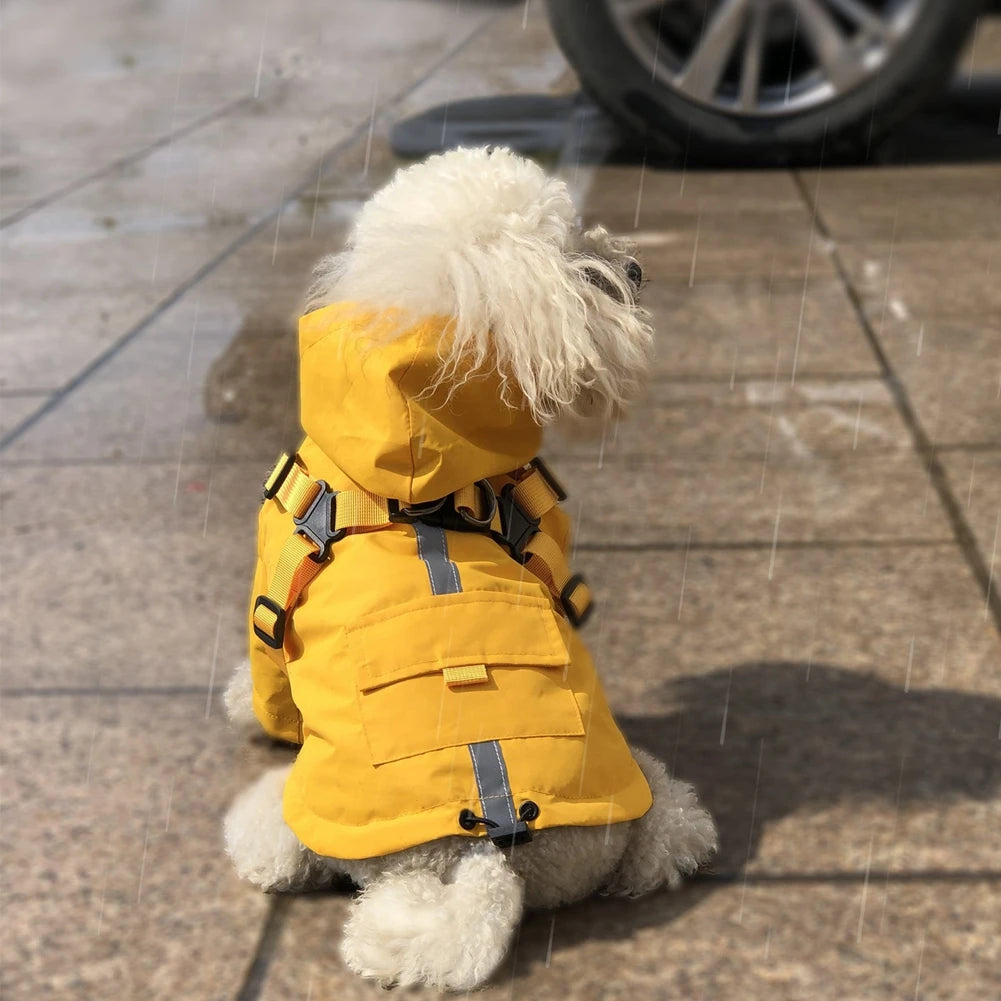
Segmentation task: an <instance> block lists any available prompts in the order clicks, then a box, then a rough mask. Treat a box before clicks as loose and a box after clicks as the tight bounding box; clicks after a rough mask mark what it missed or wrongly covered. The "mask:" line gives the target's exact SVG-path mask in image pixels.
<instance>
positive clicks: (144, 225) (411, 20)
mask: <svg viewBox="0 0 1001 1001" xmlns="http://www.w3.org/2000/svg"><path fill="white" fill-rule="evenodd" d="M418 8H419V10H420V11H422V12H423V14H424V17H423V18H422V17H419V16H418V13H419V10H418ZM368 9H369V16H368V17H367V18H363V17H362V16H361V14H362V7H361V5H357V4H355V5H353V6H352V7H351V8H350V9H349V10H348V11H345V12H344V14H345V16H346V17H348V18H350V19H351V20H352V21H359V22H361V21H365V22H366V24H367V27H363V26H361V25H360V24H359V31H358V32H356V33H355V36H354V37H353V39H352V48H351V51H352V53H354V54H353V55H349V56H346V57H345V58H343V59H342V58H336V57H333V58H331V57H329V54H327V55H326V56H325V57H324V58H321V56H320V53H319V52H315V51H314V52H307V53H306V54H303V55H302V56H301V59H299V61H296V60H293V65H292V67H291V69H290V70H289V71H288V72H287V73H286V74H285V75H284V76H283V77H282V79H281V80H280V81H277V82H276V83H275V84H274V86H269V87H268V88H267V90H266V91H265V93H264V94H263V95H262V98H261V101H260V102H258V103H252V104H248V105H246V106H241V107H240V108H238V109H236V110H234V111H233V112H232V113H231V114H229V115H227V116H226V117H225V118H222V119H220V120H219V121H217V122H215V123H213V124H211V125H208V126H206V127H205V128H204V129H201V130H199V131H197V132H194V133H192V134H190V135H187V136H184V137H182V138H180V139H178V140H177V141H175V142H173V143H171V144H170V145H169V146H167V147H164V148H162V149H159V150H156V151H155V152H153V153H152V154H151V155H150V156H148V157H146V158H144V159H142V160H141V161H139V162H137V163H135V164H133V165H132V166H130V167H129V168H128V169H124V170H121V171H118V172H115V173H114V174H112V175H109V176H106V177H104V178H101V179H100V180H98V181H96V182H94V183H93V184H90V185H88V186H86V187H85V188H83V189H81V190H80V191H78V192H76V193H74V194H72V195H68V196H67V197H66V198H63V199H61V200H60V201H59V202H57V203H56V204H54V205H52V206H50V207H48V208H46V209H43V210H40V211H39V212H38V213H35V214H33V215H32V216H29V217H28V218H27V219H25V220H24V221H22V222H20V223H17V224H15V225H13V226H11V227H10V228H9V229H7V230H6V231H5V232H4V244H3V255H4V268H5V280H6V281H7V282H9V283H10V284H9V285H8V288H9V289H11V290H12V291H13V292H14V293H15V294H11V295H8V296H5V303H8V302H9V303H10V304H9V305H8V306H7V307H6V312H5V313H4V314H3V315H2V316H0V320H2V323H3V329H4V342H5V344H6V342H7V341H8V340H9V341H10V348H9V349H7V348H6V347H5V350H4V352H3V354H4V358H5V363H4V372H3V379H4V383H5V384H6V385H7V386H13V387H16V388H21V389H23V388H28V387H39V386H40V387H42V388H48V387H51V386H52V385H54V384H55V385H59V384H61V383H63V382H65V381H67V380H68V379H69V378H70V377H71V376H72V375H73V374H75V372H77V371H79V369H80V368H82V367H83V366H84V365H85V364H86V363H87V362H89V361H90V360H91V359H92V358H93V357H94V356H95V355H96V354H98V353H99V351H100V350H101V349H102V348H103V347H106V346H107V344H108V343H111V342H113V340H114V339H115V338H116V337H117V336H120V334H121V333H123V332H124V331H125V330H127V329H128V328H129V327H131V326H132V325H133V324H134V323H136V322H138V321H139V320H140V319H141V318H142V317H143V316H144V315H145V314H146V312H147V311H148V304H146V303H144V302H142V301H141V300H140V301H138V302H136V301H135V300H134V299H132V297H131V296H125V297H122V299H123V300H124V301H122V300H119V299H117V298H116V295H115V292H116V290H117V289H121V288H123V287H124V288H126V289H133V288H136V287H138V288H144V287H146V286H148V285H150V284H152V285H153V289H154V293H155V294H154V300H153V301H157V300H159V299H161V298H162V297H163V296H164V295H166V294H167V293H168V292H169V291H170V290H171V289H173V288H174V287H175V286H176V285H177V284H179V283H180V282H181V281H183V280H185V279H187V278H188V277H189V276H190V275H192V274H193V273H194V272H195V271H197V269H198V267H199V265H201V264H203V263H204V262H206V261H208V260H210V259H211V258H212V257H213V256H214V255H215V254H216V253H218V252H219V251H221V250H222V249H223V248H224V247H226V246H228V245H229V244H231V243H232V241H233V240H234V239H235V237H236V236H237V235H238V234H239V233H240V232H242V231H244V230H245V229H246V227H248V226H249V225H251V224H252V223H254V222H256V221H257V220H259V219H261V218H262V217H263V216H265V215H266V214H267V213H268V212H269V211H270V210H271V209H272V208H273V207H274V206H275V205H277V204H278V203H280V202H281V201H282V199H283V198H284V197H285V194H286V193H287V192H288V191H289V190H291V189H292V188H294V187H295V186H296V185H298V184H300V183H302V182H304V181H306V180H307V179H308V173H309V170H310V169H311V168H309V164H310V163H313V164H316V163H317V161H318V159H319V157H320V156H321V154H322V153H323V152H325V151H326V150H328V149H330V148H331V147H332V146H333V145H335V144H336V143H337V142H338V141H340V140H342V139H344V138H345V137H347V136H348V135H349V134H350V132H351V130H352V128H353V127H355V126H356V125H357V123H358V121H359V119H362V118H363V115H364V114H367V113H368V111H369V108H370V106H371V99H372V84H371V82H370V80H369V77H368V75H367V74H365V75H364V83H362V82H360V81H361V79H362V78H361V76H360V75H359V73H358V72H357V70H358V61H359V60H361V59H362V57H361V55H360V54H359V53H360V52H361V51H362V50H363V49H358V50H356V49H354V48H353V46H354V45H359V46H362V47H364V45H365V44H367V43H374V42H375V40H376V39H377V38H381V37H382V36H381V35H380V34H379V31H380V30H381V29H384V28H385V25H386V23H387V19H389V18H390V16H391V14H392V12H393V11H396V12H397V13H399V8H398V7H397V6H396V5H390V4H386V3H380V4H377V5H375V8H374V11H373V9H372V8H368ZM408 10H409V13H404V14H403V15H402V16H403V21H402V22H401V21H399V20H398V19H397V20H394V30H395V31H396V32H402V33H401V34H394V35H393V36H392V37H395V38H396V39H398V41H397V42H396V43H394V44H391V45H386V44H385V42H384V41H382V42H380V43H379V49H377V51H376V52H368V53H367V55H366V56H365V57H364V59H365V61H366V65H367V66H370V65H371V64H372V63H371V60H372V59H375V58H378V65H379V67H380V74H381V77H380V80H381V86H383V87H384V88H385V91H384V97H385V95H386V94H389V95H391V94H392V93H393V92H395V91H398V90H400V89H402V88H404V87H405V85H406V82H407V81H409V80H414V79H417V78H419V77H420V75H421V73H422V72H424V71H425V70H426V69H428V68H429V67H430V66H432V65H433V64H434V63H435V62H436V61H437V60H438V59H440V57H441V54H442V52H443V51H446V50H447V49H448V48H449V47H450V46H452V45H454V44H456V43H457V42H458V41H459V40H461V39H462V38H463V37H465V36H467V35H469V34H470V32H471V31H472V30H473V29H474V28H475V27H476V26H477V25H478V24H480V23H482V22H483V20H484V19H485V18H486V17H487V16H489V11H488V10H484V9H480V10H479V11H477V10H475V9H472V8H471V9H469V10H468V11H464V12H460V13H459V15H458V17H457V19H456V18H450V17H449V16H448V15H447V12H444V11H441V9H440V7H436V6H432V5H430V4H421V5H417V6H411V7H410V8H408ZM432 11H435V12H436V16H435V17H428V15H429V14H430V13H431V12H432ZM387 37H388V36H387ZM402 38H405V39H406V44H405V45H404V44H403V43H402V42H400V41H399V39H402ZM258 44H259V42H258ZM362 109H364V110H362ZM83 266H86V268H87V270H88V272H89V274H88V275H87V276H84V275H83V274H82V267H83ZM53 276H57V281H56V282H53ZM109 282H110V288H109ZM67 285H69V286H70V287H71V289H73V290H75V289H79V288H80V287H81V286H83V287H84V288H86V289H87V290H88V297H87V299H86V301H85V302H84V303H83V304H82V305H83V306H84V307H85V308H81V309H79V315H75V316H73V318H72V322H69V323H68V322H67V316H66V313H65V309H66V308H67V305H70V306H72V305H74V304H73V303H69V304H67V303H66V302H64V300H63V296H62V295H61V294H60V293H61V292H64V291H65V290H66V286H67ZM95 292H97V293H98V294H97V295H95V294H94V293H95ZM101 293H103V294H101ZM102 311H103V312H106V313H112V319H111V321H101V320H100V319H99V316H100V313H101V312H102ZM55 337H57V338H58V344H59V350H58V351H54V350H53V344H54V343H55V342H54V341H53V338H55ZM42 375H43V376H44V381H43V382H41V383H40V382H39V381H38V380H39V378H40V376H42Z"/></svg>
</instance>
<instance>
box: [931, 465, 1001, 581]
mask: <svg viewBox="0 0 1001 1001" xmlns="http://www.w3.org/2000/svg"><path fill="white" fill-rule="evenodd" d="M938 458H939V461H940V462H941V463H942V465H943V466H944V467H945V470H946V474H947V476H948V478H949V484H950V486H951V487H952V492H953V495H954V496H955V497H956V500H957V501H959V504H960V507H961V509H962V511H963V513H964V516H965V517H966V519H967V520H968V521H969V523H970V527H971V528H972V529H973V534H974V536H976V540H977V545H978V546H979V549H980V553H981V555H982V556H983V557H984V562H985V563H986V564H987V566H988V568H989V569H993V571H994V576H993V581H994V584H993V589H997V588H999V587H1001V447H998V448H993V449H985V450H983V451H979V450H978V451H971V452H967V451H954V452H953V451H948V452H940V453H939V456H938Z"/></svg>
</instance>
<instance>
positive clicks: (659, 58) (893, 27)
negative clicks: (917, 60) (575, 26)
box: [605, 0, 927, 116]
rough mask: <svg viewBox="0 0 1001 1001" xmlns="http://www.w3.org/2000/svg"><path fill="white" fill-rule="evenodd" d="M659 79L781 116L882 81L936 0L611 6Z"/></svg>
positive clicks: (617, 1)
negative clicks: (889, 61)
mask: <svg viewBox="0 0 1001 1001" xmlns="http://www.w3.org/2000/svg"><path fill="white" fill-rule="evenodd" d="M605 3H606V4H607V6H608V9H609V13H610V14H611V16H612V19H613V21H614V22H615V24H616V26H617V27H618V29H619V31H620V33H621V35H622V38H623V40H624V41H625V42H626V44H627V45H628V46H629V48H630V49H632V51H633V53H634V54H635V55H636V57H637V58H638V59H639V61H640V62H641V64H642V65H644V66H645V67H646V68H647V69H648V70H649V72H650V76H651V80H654V81H659V82H660V83H662V84H665V85H667V86H668V87H669V88H670V89H671V90H673V91H675V92H676V93H678V94H680V95H681V96H682V97H684V98H686V99H688V100H690V101H693V102H695V103H697V104H701V105H705V106H708V107H711V108H712V109H713V110H715V111H723V112H726V113H728V114H736V115H753V116H780V115H785V114H790V113H793V112H797V111H802V110H805V109H807V108H813V107H817V106H818V105H821V104H825V103H827V102H830V101H833V100H835V99H837V98H838V97H840V96H841V95H843V94H846V93H847V92H848V91H850V90H853V89H854V88H856V87H858V86H859V85H860V84H862V83H864V82H865V81H866V80H868V79H870V78H872V77H874V76H876V74H878V73H879V71H880V68H881V67H882V66H883V64H884V63H885V62H886V61H887V59H888V58H889V57H890V56H891V55H892V54H893V52H895V51H896V49H897V48H898V47H899V46H900V45H901V44H906V39H907V37H908V35H909V34H910V32H911V29H912V28H913V27H914V25H915V23H916V22H917V19H918V17H919V16H920V14H921V13H922V9H923V8H924V7H925V5H926V3H927V0H605Z"/></svg>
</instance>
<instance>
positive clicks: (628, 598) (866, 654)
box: [576, 543, 1001, 713]
mask: <svg viewBox="0 0 1001 1001" xmlns="http://www.w3.org/2000/svg"><path fill="white" fill-rule="evenodd" d="M576 562H577V564H578V565H579V567H580V568H581V569H582V570H583V571H584V572H585V573H586V574H587V575H588V579H589V582H590V583H591V585H592V587H593V589H594V590H595V591H596V593H597V595H598V597H599V598H600V599H601V600H600V603H599V605H598V607H597V611H596V612H595V615H594V617H593V624H591V625H589V626H588V630H589V632H588V636H589V642H590V643H591V645H592V647H593V649H594V651H595V654H596V656H597V657H598V661H599V666H601V667H602V670H603V677H604V678H605V683H606V686H607V687H608V688H609V691H610V692H611V693H612V694H613V695H614V701H615V702H616V704H617V705H618V706H619V707H620V708H621V709H623V710H624V711H627V712H637V713H642V712H644V710H649V709H650V708H651V707H652V706H654V705H658V704H660V705H663V706H670V705H671V704H673V703H672V701H671V697H670V692H669V690H668V688H669V682H670V681H671V679H672V678H676V677H682V676H688V675H702V674H705V673H708V672H712V671H724V672H728V671H729V670H730V668H731V667H734V668H735V667H736V665H741V664H757V663H761V662H769V663H772V662H774V663H780V664H785V663H789V664H796V665H799V666H800V668H801V670H802V672H803V673H804V675H805V674H806V672H807V670H808V665H809V664H811V663H813V664H828V665H831V666H833V667H835V668H838V669H840V670H844V671H846V672H853V671H861V672H866V673H872V674H875V675H877V676H878V677H879V678H881V679H883V680H884V681H885V682H886V683H887V684H889V685H892V686H896V687H898V688H900V689H903V688H905V687H910V688H913V689H919V688H927V687H946V688H951V689H955V690H959V691H966V692H971V693H979V694H984V695H989V696H991V697H992V698H996V697H997V696H998V694H999V693H1001V677H999V676H998V674H997V672H996V671H995V670H994V667H995V666H996V665H997V664H998V663H1001V638H999V637H998V636H997V635H996V632H995V631H994V628H993V625H992V624H991V623H990V622H989V621H987V619H985V617H984V615H983V595H982V593H981V592H980V589H979V587H978V586H977V585H976V583H975V581H974V580H973V577H972V574H971V572H970V571H969V569H968V568H967V566H966V564H965V562H964V560H963V558H962V556H961V555H960V553H959V552H958V551H957V550H956V549H954V548H953V547H952V546H944V545H938V544H935V545H930V546H919V547H906V546H896V545H891V546H859V547H844V548H828V547H824V546H818V547H807V548H797V547H789V548H782V547H781V546H779V547H778V548H777V549H776V550H775V552H774V554H773V552H772V549H771V546H770V545H768V544H767V543H766V544H764V545H762V546H760V547H748V548H747V549H746V550H744V551H742V550H740V549H736V550H734V551H724V550H712V549H705V550H703V549H698V548H693V549H691V550H690V551H689V552H688V553H687V554H686V552H685V551H684V549H683V547H682V549H681V551H668V552H659V551H647V552H580V553H578V554H577V560H576ZM620 664H621V665H624V666H623V667H619V666H617V665H620ZM661 684H663V685H664V686H665V688H664V691H663V693H662V695H658V692H660V691H661V688H660V687H659V686H660V685H661ZM661 697H663V699H664V700H665V701H663V702H662V703H658V699H660V698H661ZM721 702H722V700H721Z"/></svg>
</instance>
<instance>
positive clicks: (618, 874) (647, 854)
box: [608, 747, 717, 897]
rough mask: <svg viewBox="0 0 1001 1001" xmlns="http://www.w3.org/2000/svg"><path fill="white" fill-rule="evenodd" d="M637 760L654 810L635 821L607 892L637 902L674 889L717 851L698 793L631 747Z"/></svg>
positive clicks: (712, 824) (711, 822)
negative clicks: (645, 895) (661, 889)
mask: <svg viewBox="0 0 1001 1001" xmlns="http://www.w3.org/2000/svg"><path fill="white" fill-rule="evenodd" d="M632 752H633V757H634V758H635V759H636V762H637V763H638V764H639V766H640V768H642V769H643V774H644V775H645V776H646V780H647V782H648V783H649V785H650V791H651V792H652V793H653V805H652V806H651V807H650V809H649V810H648V811H647V812H646V813H645V814H644V815H643V816H642V817H640V818H639V819H638V820H634V821H631V823H630V831H629V841H628V843H627V845H626V850H625V853H624V855H623V856H622V860H621V861H620V862H619V866H618V868H617V869H616V871H615V873H614V874H613V876H612V879H611V881H610V883H609V886H608V890H609V892H611V893H621V894H624V895H626V896H630V897H635V896H639V895H640V894H642V893H648V892H650V891H651V890H656V889H657V888H659V887H661V886H665V885H667V886H670V887H671V888H672V889H673V888H675V887H677V886H678V884H679V883H680V882H681V877H682V876H687V875H690V874H691V873H693V872H695V870H696V869H697V868H698V867H699V865H701V864H702V863H703V862H705V861H707V860H708V859H709V857H710V856H711V855H712V854H713V852H715V850H716V847H717V839H716V825H715V824H714V823H713V819H712V817H710V816H709V813H708V812H707V811H706V810H705V809H704V808H703V807H702V806H700V805H699V801H698V799H697V798H696V796H695V790H694V789H692V787H691V786H690V785H687V784H686V783H684V782H679V781H678V780H677V779H672V778H671V777H670V776H669V775H668V774H667V769H666V768H665V767H664V765H663V764H662V763H661V762H660V761H658V760H657V759H656V758H655V757H654V756H653V755H652V754H647V752H646V751H642V750H640V749H639V748H635V747H634V748H633V749H632Z"/></svg>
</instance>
